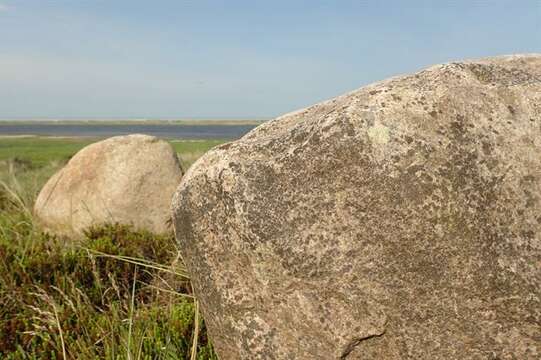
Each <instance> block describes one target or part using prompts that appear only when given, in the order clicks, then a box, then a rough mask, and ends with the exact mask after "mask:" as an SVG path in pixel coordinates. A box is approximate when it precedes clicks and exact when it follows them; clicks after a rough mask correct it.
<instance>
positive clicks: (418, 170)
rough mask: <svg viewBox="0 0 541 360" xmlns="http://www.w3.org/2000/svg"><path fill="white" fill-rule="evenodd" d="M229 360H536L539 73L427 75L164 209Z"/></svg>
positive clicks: (382, 89)
mask: <svg viewBox="0 0 541 360" xmlns="http://www.w3.org/2000/svg"><path fill="white" fill-rule="evenodd" d="M173 211H174V225H175V230H176V234H177V239H178V241H179V243H180V245H181V247H182V251H183V253H184V255H185V260H186V263H187V266H188V269H189V271H190V272H191V275H192V278H193V283H194V287H195V292H196V294H197V296H198V297H199V298H200V300H201V305H202V309H203V313H204V316H205V319H206V321H207V324H208V328H209V331H210V334H211V337H212V340H213V343H214V344H215V348H216V350H217V352H218V354H219V355H220V358H221V359H222V360H229V359H339V358H342V359H344V358H345V359H393V360H394V359H432V360H435V359H442V360H443V359H445V360H448V359H539V358H541V302H540V298H541V55H528V56H526V55H522V56H506V57H497V58H489V59H483V60H478V61H464V62H455V63H449V64H445V65H437V66H434V67H431V68H429V69H426V70H424V71H421V72H419V73H417V74H413V75H409V76H404V77H398V78H392V79H389V80H386V81H383V82H380V83H377V84H373V85H370V86H367V87H364V88H361V89H359V90H356V91H353V92H351V93H349V94H346V95H343V96H340V97H337V98H335V99H332V100H329V101H326V102H323V103H320V104H317V105H314V106H311V107H309V108H307V109H304V110H301V111H298V112H295V113H291V114H287V115H285V116H282V117H280V118H277V119H275V120H273V121H271V122H269V123H266V124H264V125H261V126H259V127H258V128H256V129H254V130H253V131H252V132H250V133H249V134H247V135H246V136H244V137H243V138H242V139H241V140H239V141H236V142H233V143H229V144H225V145H222V146H220V147H217V148H215V149H214V150H213V151H211V152H209V153H207V154H206V155H205V156H204V157H203V158H201V159H200V160H199V161H198V162H197V163H196V164H195V165H194V166H193V167H192V168H191V169H190V170H189V171H188V173H187V174H186V176H185V178H184V179H183V181H182V182H181V185H180V187H179V189H178V190H177V193H176V195H175V197H174V199H173Z"/></svg>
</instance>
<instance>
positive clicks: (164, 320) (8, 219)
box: [0, 137, 224, 360]
mask: <svg viewBox="0 0 541 360" xmlns="http://www.w3.org/2000/svg"><path fill="white" fill-rule="evenodd" d="M93 141H95V140H92V139H86V138H85V139H80V138H41V137H19V138H15V137H1V138H0V358H2V359H96V358H99V359H111V360H112V359H115V360H117V359H129V360H132V359H133V360H135V359H199V360H203V359H217V358H216V356H215V354H214V352H213V350H212V345H211V344H210V341H209V339H208V338H207V335H206V330H205V326H204V322H203V320H202V319H201V317H200V316H199V312H198V305H197V301H196V300H195V298H194V297H193V295H192V291H191V285H190V282H189V278H188V276H187V274H186V272H185V270H184V268H183V264H182V261H181V257H180V256H179V253H178V251H177V247H176V244H175V240H174V238H173V236H172V235H171V236H155V235H152V234H150V233H147V232H142V231H133V230H132V229H130V228H129V227H127V226H120V225H116V224H106V225H103V226H100V227H95V228H91V229H88V231H87V232H86V235H85V237H84V238H83V239H80V240H78V241H71V239H61V238H57V237H55V236H52V235H49V234H47V233H44V232H43V231H42V230H41V229H40V227H39V225H38V224H37V223H36V222H35V221H34V219H33V216H32V208H33V202H34V199H35V197H36V196H37V193H38V192H39V190H40V188H41V186H42V185H43V184H44V183H45V182H46V181H47V179H48V178H49V177H50V176H51V175H52V174H53V173H54V172H55V171H57V170H58V169H59V168H60V167H61V166H63V165H64V164H65V163H66V162H67V161H68V159H69V158H70V157H71V156H73V154H75V153H76V152H77V151H78V150H80V149H81V148H82V147H84V146H86V145H88V144H89V143H91V142H93ZM222 142H224V141H220V140H201V141H196V140H172V141H170V143H171V145H172V146H173V147H174V148H175V149H176V151H177V152H178V154H179V157H180V159H181V162H182V165H183V167H184V169H187V167H189V166H190V165H191V164H192V163H193V162H194V161H195V160H196V159H197V158H198V157H199V156H201V155H202V154H204V153H205V152H206V151H207V150H208V149H210V148H212V147H213V146H216V145H218V144H220V143H222Z"/></svg>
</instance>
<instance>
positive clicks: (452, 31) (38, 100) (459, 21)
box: [0, 0, 541, 121]
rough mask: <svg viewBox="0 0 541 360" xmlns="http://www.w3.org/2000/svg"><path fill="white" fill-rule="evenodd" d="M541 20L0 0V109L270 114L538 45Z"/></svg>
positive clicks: (472, 6) (538, 15) (424, 9)
mask: <svg viewBox="0 0 541 360" xmlns="http://www.w3.org/2000/svg"><path fill="white" fill-rule="evenodd" d="M540 23H541V2H540V1H537V0H527V1H521V2H518V3H517V2H513V1H508V0H502V1H465V0H461V1H440V2H437V3H434V2H429V1H410V2H408V4H407V6H406V5H405V4H404V2H399V1H391V0H388V1H385V2H376V1H372V2H367V1H341V2H339V3H335V2H326V1H274V2H272V3H254V2H249V1H234V2H231V1H229V2H225V1H198V2H178V1H172V0H164V1H160V2H159V3H153V2H148V1H139V0H133V1H125V0H119V1H115V2H107V1H103V0H95V1H85V2H73V1H68V0H55V1H43V0H41V1H38V0H26V1H23V0H0V31H1V33H2V34H3V35H4V36H3V38H2V47H1V48H0V82H1V84H2V86H0V119H2V120H57V119H58V120H82V121H87V120H90V119H92V120H117V121H119V120H123V119H134V120H135V119H151V120H155V119H162V120H169V119H171V120H173V119H174V120H177V119H187V120H217V119H223V120H234V119H239V120H252V119H262V120H264V119H271V118H274V117H276V116H278V115H280V114H283V113H287V112H290V111H294V110H297V109H300V108H304V107H306V106H309V105H312V104H314V103H317V102H319V101H322V100H325V99H328V98H332V97H335V96H338V95H340V94H343V93H345V92H348V91H351V90H354V89H356V88H359V87H361V86H363V85H366V84H369V83H372V82H375V81H379V80H383V79H385V78H388V77H391V76H396V75H402V74H407V73H411V72H414V71H417V70H420V69H422V68H424V67H427V66H430V65H433V64H438V63H443V62H448V61H453V60H461V59H473V58H479V57H487V56H494V55H507V54H515V53H540V52H541V26H539V24H540Z"/></svg>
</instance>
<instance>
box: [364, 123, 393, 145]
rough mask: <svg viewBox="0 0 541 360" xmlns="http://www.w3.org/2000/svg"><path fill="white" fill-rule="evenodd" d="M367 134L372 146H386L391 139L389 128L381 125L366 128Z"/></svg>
mask: <svg viewBox="0 0 541 360" xmlns="http://www.w3.org/2000/svg"><path fill="white" fill-rule="evenodd" d="M367 133H368V137H369V138H370V141H371V142H372V143H374V144H387V143H388V142H389V140H390V139H391V136H390V134H389V128H388V127H387V126H384V125H381V124H375V125H374V126H372V127H370V128H368V130H367Z"/></svg>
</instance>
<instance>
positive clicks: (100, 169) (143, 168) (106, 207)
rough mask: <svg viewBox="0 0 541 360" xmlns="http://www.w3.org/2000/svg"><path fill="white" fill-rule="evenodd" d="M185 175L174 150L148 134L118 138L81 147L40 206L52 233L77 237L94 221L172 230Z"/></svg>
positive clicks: (43, 193) (53, 180)
mask: <svg viewBox="0 0 541 360" xmlns="http://www.w3.org/2000/svg"><path fill="white" fill-rule="evenodd" d="M181 177H182V169H181V166H180V163H179V160H178V158H177V155H176V153H175V151H174V150H173V148H172V147H171V146H170V145H169V144H168V143H167V142H165V141H163V140H159V139H157V138H155V137H153V136H147V135H128V136H116V137H112V138H109V139H107V140H103V141H100V142H97V143H94V144H91V145H89V146H87V147H85V148H84V149H82V150H81V151H79V152H78V153H77V154H76V155H75V156H73V158H71V160H70V161H69V162H68V164H67V165H66V166H65V167H64V168H62V169H61V170H60V171H59V172H57V173H56V174H55V175H54V176H53V177H51V179H49V181H48V182H47V183H46V184H45V186H44V187H43V189H42V190H41V192H40V194H39V196H38V198H37V200H36V204H35V207H34V213H35V214H36V215H37V217H38V219H39V221H40V222H41V223H42V224H43V225H44V226H45V227H46V228H47V229H48V230H49V231H51V232H53V233H56V234H59V235H68V236H74V235H75V236H77V235H80V234H81V233H82V231H83V230H84V229H85V228H87V227H89V226H90V225H93V224H100V223H106V222H109V223H122V224H132V225H134V227H135V228H137V229H147V230H150V231H153V232H155V233H166V232H169V231H172V229H171V226H170V225H168V224H167V223H168V221H169V220H170V217H171V216H170V204H171V198H172V196H173V193H174V192H175V189H176V188H177V186H178V184H179V183H180V180H181Z"/></svg>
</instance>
